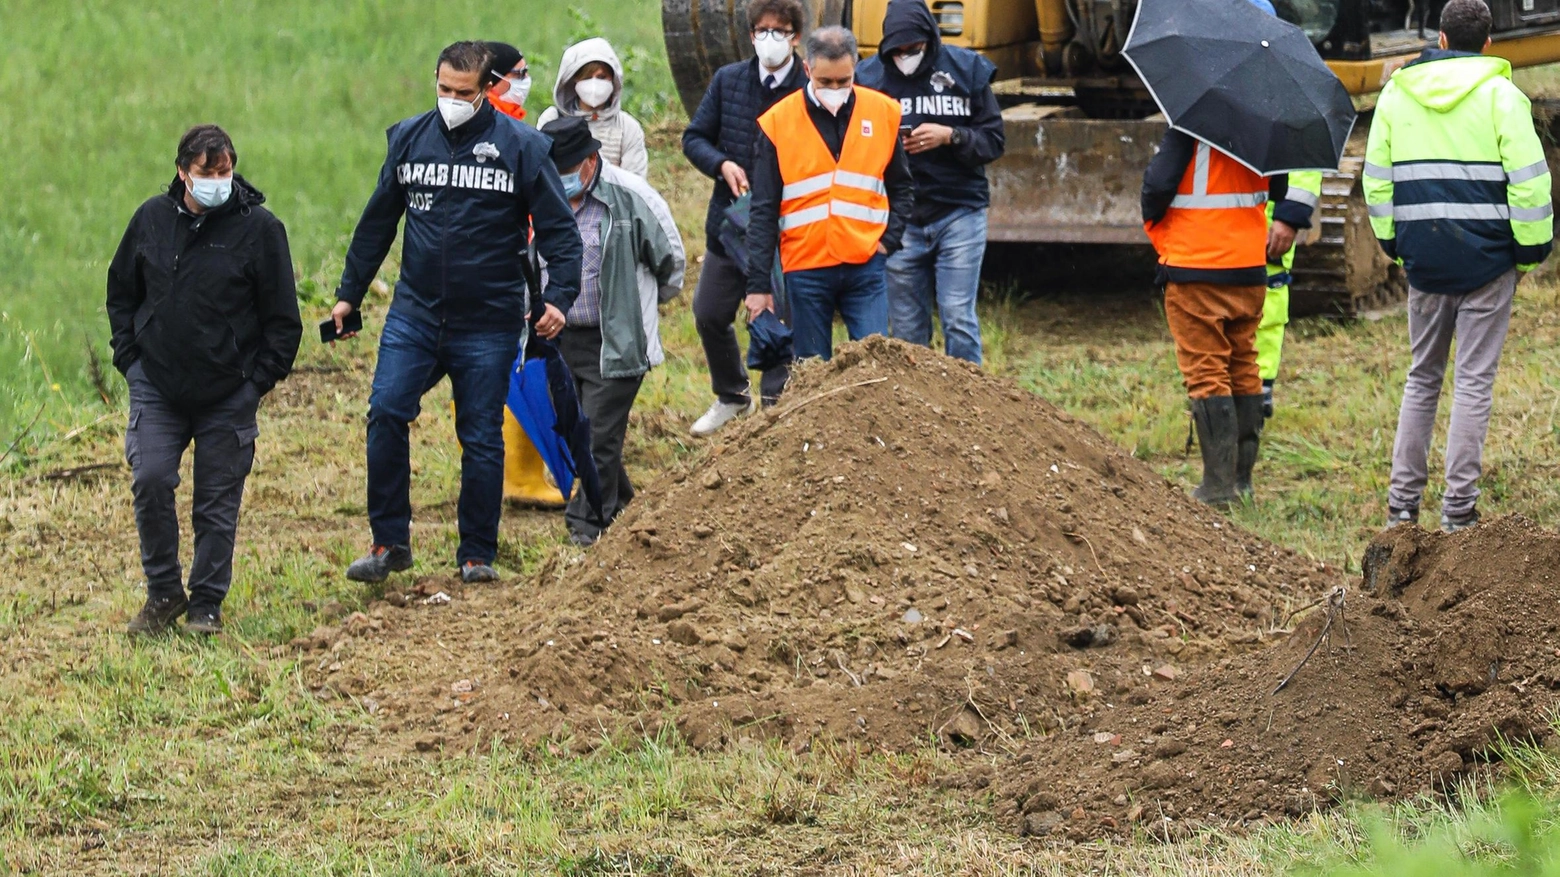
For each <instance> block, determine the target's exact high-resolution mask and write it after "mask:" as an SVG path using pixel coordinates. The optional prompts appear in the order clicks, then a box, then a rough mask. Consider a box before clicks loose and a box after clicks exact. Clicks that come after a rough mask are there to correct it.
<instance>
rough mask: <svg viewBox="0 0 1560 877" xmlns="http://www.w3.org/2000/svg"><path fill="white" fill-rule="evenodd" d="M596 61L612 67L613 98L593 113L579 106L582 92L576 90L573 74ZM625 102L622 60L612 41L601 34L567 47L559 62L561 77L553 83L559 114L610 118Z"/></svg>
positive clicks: (555, 104)
mask: <svg viewBox="0 0 1560 877" xmlns="http://www.w3.org/2000/svg"><path fill="white" fill-rule="evenodd" d="M596 61H600V62H601V63H603V64H605V65H607V66H608V67H611V68H612V99H611V100H609V101H607V105H606V106H604V107H602V108H601V109H599V110H596V111H595V112H594V113H591V112H588V111H585V110H582V109H580V98H579V95H576V94H575V93H574V83H573V80H574V76H575V74H577V73H579V72H580V70H581V69H583V68H584V67H585V65H586V64H591V63H594V62H596ZM622 105H623V63H622V62H621V61H619V60H618V56H617V52H615V51H613V50H612V44H611V43H609V42H607V41H606V40H605V39H602V38H601V37H591V38H590V39H588V40H584V41H582V42H578V43H575V44H574V45H572V46H570V47H568V48H567V49H564V51H563V60H562V61H560V62H559V63H558V79H557V81H556V82H554V83H553V106H555V107H557V108H558V112H559V114H560V115H564V116H588V117H590V118H591V119H593V120H595V119H610V118H612V117H613V116H615V115H617V113H618V110H619V109H621V108H622Z"/></svg>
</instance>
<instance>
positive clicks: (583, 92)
mask: <svg viewBox="0 0 1560 877" xmlns="http://www.w3.org/2000/svg"><path fill="white" fill-rule="evenodd" d="M574 93H575V95H577V96H578V97H579V99H580V105H581V106H583V107H588V108H590V109H593V110H599V109H601V108H602V107H604V106H606V105H607V101H609V100H611V99H612V80H610V79H581V80H580V81H579V82H576V83H574Z"/></svg>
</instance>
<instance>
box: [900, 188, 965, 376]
mask: <svg viewBox="0 0 1560 877" xmlns="http://www.w3.org/2000/svg"><path fill="white" fill-rule="evenodd" d="M985 257H986V211H985V210H984V209H976V208H973V207H961V208H959V209H958V210H955V211H953V212H952V213H950V214H948V215H947V216H944V217H943V218H942V219H939V220H937V221H936V222H933V223H931V224H929V225H910V226H906V227H905V236H904V248H903V249H901V250H900V251H899V252H897V253H895V254H894V255H892V256H890V257H889V259H888V323H889V334H891V335H892V336H893V337H895V338H899V339H902V340H905V341H909V342H910V343H911V344H922V345H926V346H931V343H932V305H933V304H934V303H935V304H936V305H937V316H938V319H940V320H941V321H942V327H943V343H944V345H945V346H946V347H947V349H948V355H949V356H952V357H956V358H958V359H964V360H968V361H970V362H973V363H975V364H976V365H980V361H981V348H980V319H979V318H978V317H977V316H976V315H975V296H976V294H977V293H978V292H980V263H981V261H982V260H984V259H985Z"/></svg>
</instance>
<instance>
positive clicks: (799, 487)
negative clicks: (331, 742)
mask: <svg viewBox="0 0 1560 877" xmlns="http://www.w3.org/2000/svg"><path fill="white" fill-rule="evenodd" d="M1332 584H1333V580H1332V576H1331V573H1330V572H1328V571H1326V570H1324V569H1322V568H1320V567H1319V566H1318V565H1317V564H1315V563H1312V562H1309V561H1304V560H1302V559H1300V558H1297V557H1295V556H1294V555H1293V554H1292V553H1290V552H1287V551H1284V550H1281V549H1277V548H1275V547H1273V546H1271V545H1268V544H1266V543H1263V542H1262V541H1261V540H1259V539H1257V538H1255V537H1253V536H1251V535H1250V534H1247V533H1244V532H1241V531H1239V530H1238V529H1237V528H1235V527H1234V526H1232V525H1231V524H1230V523H1229V522H1228V521H1227V520H1226V519H1224V518H1223V517H1222V516H1220V515H1219V514H1217V513H1215V512H1212V511H1210V510H1208V509H1205V508H1203V507H1201V506H1199V505H1198V504H1197V503H1195V502H1193V501H1192V500H1190V499H1189V498H1188V497H1187V496H1186V495H1185V494H1184V493H1183V492H1182V491H1181V490H1179V489H1177V488H1176V487H1175V486H1173V485H1171V484H1169V483H1167V482H1166V481H1165V480H1164V479H1163V478H1161V477H1159V476H1158V475H1157V474H1155V473H1154V472H1153V471H1151V470H1150V469H1149V468H1148V467H1146V466H1145V465H1143V464H1142V463H1140V462H1139V461H1137V460H1134V459H1133V458H1131V457H1129V456H1127V455H1126V454H1125V453H1123V452H1122V451H1121V450H1120V449H1119V448H1117V447H1115V446H1114V445H1112V444H1111V443H1110V442H1108V441H1106V440H1105V439H1104V438H1102V437H1101V436H1099V435H1098V434H1097V433H1096V432H1094V431H1093V430H1092V429H1090V428H1089V427H1087V426H1085V425H1082V424H1080V423H1077V422H1074V421H1073V420H1072V418H1070V417H1069V416H1068V415H1066V414H1065V413H1064V412H1061V411H1060V410H1058V409H1056V408H1055V407H1053V406H1051V405H1049V404H1047V403H1046V402H1044V401H1043V400H1041V399H1039V398H1036V397H1035V396H1033V395H1032V394H1029V393H1026V392H1024V391H1023V390H1021V389H1020V388H1018V387H1017V386H1016V385H1014V384H1013V383H1011V382H1009V381H1004V380H999V379H996V378H993V377H991V376H989V375H986V374H984V373H982V372H980V371H979V370H978V369H975V368H973V367H969V366H967V365H965V364H963V363H959V362H956V361H953V360H950V359H947V358H945V357H943V356H941V355H938V354H934V353H932V352H930V351H927V350H924V349H919V348H914V347H910V346H907V345H902V344H899V343H897V342H890V341H886V340H883V339H873V340H870V341H868V342H865V343H863V344H859V345H850V346H847V347H845V348H844V349H842V350H841V351H840V354H839V356H838V357H836V358H835V360H834V361H833V362H832V363H828V364H818V365H814V366H809V367H804V368H802V369H801V370H799V373H798V376H797V379H796V383H795V385H794V386H793V387H792V388H791V389H789V390H788V391H787V398H786V401H785V402H784V403H782V404H781V405H780V406H779V408H778V409H777V410H774V411H770V412H766V413H764V414H762V415H759V416H755V417H753V418H751V419H749V420H747V421H745V422H743V423H741V424H738V425H735V426H734V427H733V428H731V430H730V434H729V437H727V438H726V440H725V441H724V442H722V443H721V444H718V445H716V446H713V447H712V448H710V449H709V450H708V452H707V453H705V454H703V455H701V456H700V457H699V458H697V459H696V460H695V461H694V462H693V463H692V464H691V465H689V466H688V467H686V468H684V469H682V470H680V471H677V472H673V473H670V474H668V475H666V476H663V477H662V478H661V479H659V480H658V481H656V482H655V483H654V484H652V485H650V486H648V487H647V488H645V489H643V490H642V492H641V494H640V497H639V499H638V500H637V501H636V502H635V504H634V505H633V506H632V507H631V509H630V510H629V511H628V512H627V513H626V514H625V515H624V516H623V517H622V518H621V519H620V520H619V521H618V522H617V523H616V525H615V526H614V527H613V528H612V529H611V531H610V532H609V533H608V534H607V536H606V537H605V538H604V539H603V540H602V541H601V542H600V543H599V544H598V545H596V546H595V548H594V549H592V550H590V551H589V552H586V553H584V554H577V553H562V552H560V554H559V555H557V556H556V557H554V558H552V560H550V561H549V562H548V564H547V565H546V566H545V567H544V569H543V571H542V573H541V574H540V576H539V577H538V579H537V580H536V581H534V582H525V583H521V584H519V585H518V586H514V587H512V588H507V589H504V590H501V591H492V590H488V591H483V590H480V589H466V590H465V591H463V592H459V593H456V592H453V591H452V592H451V596H452V597H454V599H453V602H451V603H450V604H448V605H440V604H439V603H438V602H434V603H430V602H428V601H429V600H433V599H435V594H436V593H437V589H438V588H439V587H441V585H440V584H439V583H438V582H422V583H419V585H418V586H417V588H416V589H414V592H413V593H411V594H406V593H392V594H390V595H389V597H391V598H392V599H393V600H394V601H395V602H398V603H400V604H404V605H405V606H406V607H407V608H406V609H404V610H398V609H388V608H386V607H380V610H379V614H380V616H382V617H384V618H385V619H386V621H387V622H388V623H389V624H391V625H393V626H394V628H395V630H394V633H393V635H389V634H383V633H382V632H375V635H376V636H378V637H379V641H382V642H383V643H384V646H383V647H382V648H380V647H378V646H375V647H373V648H369V649H368V650H367V651H364V650H362V649H354V650H351V651H357V652H358V654H357V655H356V656H354V655H352V654H349V655H348V656H347V657H346V658H345V659H343V658H341V657H340V655H339V651H340V650H337V651H333V652H331V653H330V654H329V655H328V656H324V657H322V659H321V660H320V662H319V667H318V668H316V672H317V674H318V676H317V680H318V681H319V682H320V683H321V684H324V685H327V686H329V687H331V688H332V689H335V690H341V691H344V692H347V693H351V694H354V695H355V696H358V697H366V698H368V700H369V702H370V703H372V704H373V705H374V706H375V708H376V709H378V710H382V711H384V712H385V713H386V714H387V718H388V721H387V723H386V728H387V729H389V730H392V731H397V732H402V733H405V734H407V735H409V736H410V737H414V738H415V739H416V740H417V741H418V742H419V744H420V745H421V746H422V747H423V748H429V747H466V746H472V745H482V743H483V742H484V741H486V740H488V739H491V737H492V736H493V735H495V734H497V735H502V736H506V737H518V738H536V737H543V736H553V735H564V734H572V735H573V737H574V739H575V741H576V742H577V743H578V742H579V741H582V740H587V739H588V738H590V737H591V736H599V733H600V731H599V729H600V728H607V729H611V728H615V727H619V726H621V725H623V724H624V723H625V721H628V720H632V719H634V718H638V719H639V720H640V721H641V722H642V723H643V724H644V725H645V726H647V727H652V728H653V727H657V726H659V725H660V723H661V722H663V721H665V720H668V719H671V720H675V721H676V723H677V728H678V730H679V731H680V732H681V733H682V735H683V736H684V738H685V739H687V740H688V741H689V742H690V743H692V744H693V745H694V746H697V747H701V748H703V747H716V746H720V745H723V744H724V743H725V742H727V741H728V740H729V739H730V738H731V737H733V736H734V735H735V736H741V735H751V736H780V737H783V738H786V739H789V740H792V741H794V742H795V743H796V745H798V746H802V745H806V742H807V741H809V740H811V739H812V738H813V737H814V736H815V735H817V734H819V733H824V734H828V735H832V736H834V737H837V738H844V739H856V740H863V741H867V742H870V743H872V744H874V745H879V746H883V747H888V748H906V747H913V746H918V745H924V744H925V743H926V741H927V740H928V739H931V737H932V735H939V736H941V737H942V738H943V740H944V741H945V742H947V743H949V744H957V745H971V744H975V743H979V742H1003V741H1005V744H1004V745H1009V746H1012V745H1016V743H1014V742H1013V741H1016V740H1019V739H1022V738H1023V737H1025V736H1026V735H1030V734H1038V733H1042V732H1045V731H1049V730H1056V729H1059V728H1072V727H1075V726H1077V725H1078V724H1079V723H1080V722H1082V721H1084V718H1083V715H1084V713H1083V712H1081V711H1083V710H1087V709H1088V708H1089V705H1090V704H1093V703H1095V702H1098V701H1100V700H1102V699H1110V700H1112V701H1113V702H1115V701H1119V702H1121V703H1123V704H1127V703H1134V702H1146V701H1149V700H1152V699H1154V698H1155V697H1156V691H1157V690H1158V689H1160V688H1162V687H1164V686H1166V685H1170V684H1172V683H1173V681H1174V680H1176V679H1177V678H1179V677H1180V676H1181V675H1182V674H1184V673H1185V672H1186V671H1187V669H1188V668H1191V667H1195V666H1198V665H1201V664H1204V663H1206V662H1209V661H1212V660H1217V659H1219V658H1221V657H1224V656H1227V655H1230V654H1232V653H1236V652H1239V651H1244V650H1249V649H1251V648H1254V647H1257V646H1259V645H1260V644H1261V643H1262V642H1263V641H1264V639H1265V637H1266V631H1268V630H1269V629H1270V628H1272V627H1273V626H1274V625H1275V623H1276V622H1277V620H1279V619H1281V618H1283V617H1284V615H1286V614H1287V613H1288V612H1289V611H1290V610H1291V609H1293V608H1295V606H1297V605H1300V604H1302V603H1304V602H1306V601H1308V600H1309V599H1311V596H1312V595H1313V594H1315V593H1317V592H1319V591H1321V590H1324V589H1325V588H1326V587H1330V586H1331V585H1332ZM387 613H388V614H387ZM358 645H359V646H362V645H364V644H363V643H359V644H358ZM331 648H332V649H334V648H335V647H334V646H331ZM373 656H377V657H378V660H375V659H374V657H373ZM407 666H411V667H415V668H418V670H417V671H415V672H408V671H406V670H405V669H403V668H405V667H407ZM1145 667H1147V668H1148V670H1149V672H1148V673H1147V674H1145V673H1144V672H1143V668H1145ZM332 668H334V669H332Z"/></svg>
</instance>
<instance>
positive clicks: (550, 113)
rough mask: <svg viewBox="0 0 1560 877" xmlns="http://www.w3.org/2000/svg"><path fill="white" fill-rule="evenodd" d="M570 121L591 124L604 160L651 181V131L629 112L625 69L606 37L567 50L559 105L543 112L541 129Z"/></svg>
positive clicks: (557, 89) (556, 95) (556, 90)
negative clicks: (560, 120) (572, 118)
mask: <svg viewBox="0 0 1560 877" xmlns="http://www.w3.org/2000/svg"><path fill="white" fill-rule="evenodd" d="M570 116H580V117H583V118H584V119H586V120H587V121H589V122H590V133H591V136H593V137H595V138H596V139H597V140H599V141H600V142H601V157H602V158H605V159H606V160H607V161H608V162H610V163H612V164H614V165H616V166H617V167H620V168H622V169H623V170H626V171H628V172H629V173H631V174H636V175H638V176H640V177H646V176H648V175H649V173H650V153H649V151H648V150H647V149H646V148H645V129H644V128H643V127H641V126H640V124H639V120H638V119H635V118H634V117H633V116H631V115H629V114H628V112H627V111H625V110H624V109H623V64H622V62H620V61H619V60H618V56H617V52H614V51H613V50H612V44H611V43H609V42H607V41H606V40H604V39H602V38H601V37H592V38H590V39H588V40H584V41H582V42H578V43H575V44H574V45H572V46H570V47H568V48H567V49H565V50H564V52H563V61H562V62H560V63H559V65H558V81H557V82H556V83H555V84H554V85H553V105H552V106H550V107H548V108H547V109H546V110H544V111H543V112H542V117H541V118H540V119H538V120H537V122H536V127H538V128H540V127H542V126H544V125H546V124H547V123H548V122H551V121H552V120H553V119H557V118H559V117H564V118H567V117H570Z"/></svg>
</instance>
